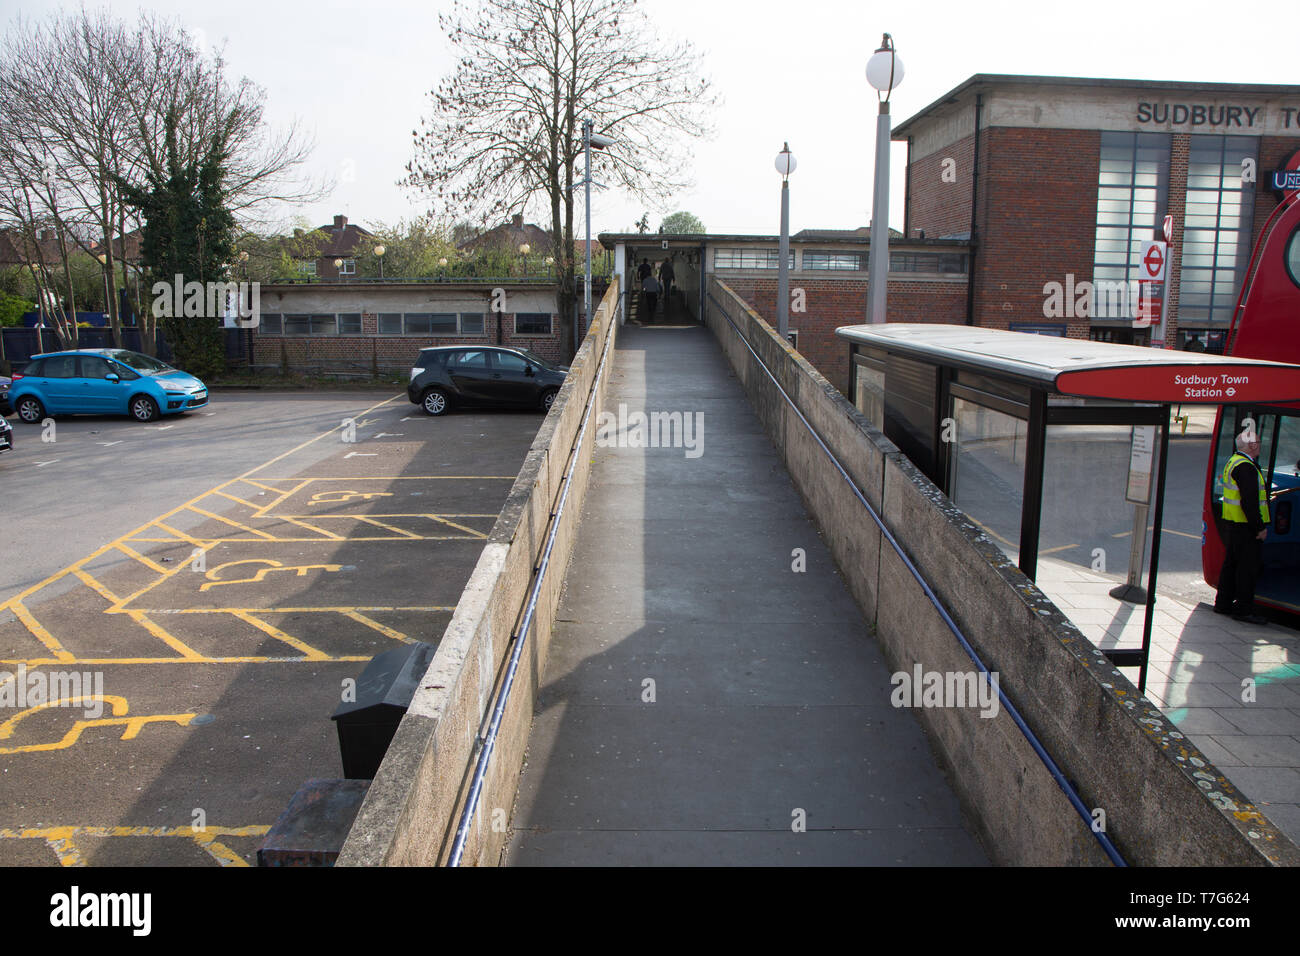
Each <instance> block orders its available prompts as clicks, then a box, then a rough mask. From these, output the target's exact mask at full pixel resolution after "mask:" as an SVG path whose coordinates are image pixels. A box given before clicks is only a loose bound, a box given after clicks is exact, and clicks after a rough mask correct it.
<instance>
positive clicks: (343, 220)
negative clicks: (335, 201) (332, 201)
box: [334, 216, 348, 229]
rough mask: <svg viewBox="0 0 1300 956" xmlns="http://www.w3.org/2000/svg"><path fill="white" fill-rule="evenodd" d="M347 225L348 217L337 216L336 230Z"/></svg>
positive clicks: (335, 221)
mask: <svg viewBox="0 0 1300 956" xmlns="http://www.w3.org/2000/svg"><path fill="white" fill-rule="evenodd" d="M347 224H348V217H347V216H335V217H334V228H335V229H342V228H343V227H345V226H346V225H347Z"/></svg>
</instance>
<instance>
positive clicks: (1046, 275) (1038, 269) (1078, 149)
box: [601, 74, 1300, 390]
mask: <svg viewBox="0 0 1300 956" xmlns="http://www.w3.org/2000/svg"><path fill="white" fill-rule="evenodd" d="M894 138H895V139H896V140H899V141H902V142H906V143H907V147H908V160H907V164H906V167H905V168H904V169H902V170H899V169H895V170H894V176H896V177H897V176H900V175H901V176H904V177H906V184H905V189H906V202H905V204H904V230H903V233H902V234H897V233H894V234H893V236H892V237H891V239H890V257H889V258H890V265H889V295H888V315H889V320H890V321H894V322H945V323H956V324H969V325H980V326H988V327H991V328H1002V329H1011V330H1015V331H1024V332H1036V333H1040V334H1052V335H1067V336H1071V337H1075V338H1094V339H1099V340H1104V341H1111V342H1135V343H1139V344H1149V342H1150V340H1151V334H1150V329H1149V328H1148V327H1146V324H1144V323H1142V322H1141V321H1135V320H1138V319H1139V318H1140V317H1139V316H1137V315H1136V314H1135V311H1136V306H1137V302H1136V299H1137V295H1136V292H1137V288H1138V287H1137V284H1136V280H1137V279H1138V277H1139V275H1140V273H1139V268H1140V265H1141V263H1140V261H1139V260H1140V257H1141V249H1142V243H1143V241H1144V240H1152V239H1158V238H1160V237H1161V233H1162V226H1163V222H1164V219H1165V217H1166V216H1170V217H1172V232H1171V236H1172V241H1171V243H1170V244H1169V247H1168V249H1167V251H1166V254H1167V272H1166V276H1165V282H1164V284H1163V290H1162V292H1163V299H1162V314H1163V316H1164V318H1165V325H1164V328H1163V330H1162V331H1163V332H1164V337H1165V341H1166V345H1167V346H1168V347H1170V348H1185V347H1187V346H1188V345H1191V344H1192V340H1195V343H1196V344H1195V345H1193V346H1192V347H1195V348H1208V349H1210V350H1217V349H1219V348H1221V347H1222V342H1223V333H1224V332H1225V331H1226V329H1227V328H1228V325H1229V323H1230V321H1231V317H1232V312H1233V310H1234V308H1235V306H1236V297H1237V293H1238V291H1239V290H1240V286H1241V280H1242V277H1243V276H1244V274H1245V271H1246V268H1247V266H1248V264H1249V260H1250V254H1251V250H1252V247H1253V244H1254V240H1255V238H1256V237H1257V236H1258V235H1259V233H1260V231H1261V229H1262V228H1263V225H1264V222H1265V220H1266V219H1267V218H1268V216H1269V214H1270V213H1271V211H1272V210H1273V209H1274V208H1275V206H1276V204H1277V202H1278V198H1277V195H1276V194H1275V193H1274V191H1273V190H1272V189H1271V180H1272V174H1273V172H1274V171H1275V170H1280V169H1283V168H1296V167H1297V166H1300V163H1298V162H1296V161H1294V160H1293V159H1292V157H1293V156H1295V154H1296V153H1297V150H1300V86H1258V85H1243V84H1195V83H1169V82H1153V81H1152V82H1149V81H1139V80H1107V79H1076V78H1063V77H1039V76H999V75H989V74H978V75H976V76H973V77H971V78H970V79H968V80H967V81H966V82H964V83H962V84H961V85H960V86H958V87H957V88H956V89H954V90H952V91H951V92H950V93H948V94H946V95H944V96H943V97H941V98H940V99H938V100H936V101H935V102H934V103H932V104H930V105H929V106H927V107H925V108H924V109H922V110H921V111H920V112H919V113H917V114H915V115H914V116H912V117H911V118H909V119H907V120H905V121H904V122H903V123H901V124H900V125H898V126H897V127H896V128H895V129H894ZM893 232H894V231H893V230H891V233H893ZM601 242H602V243H603V244H604V245H605V247H606V248H608V249H612V250H613V251H614V253H615V263H614V269H615V271H616V272H621V273H622V274H623V275H625V276H626V277H628V278H629V279H634V277H635V267H636V265H637V264H638V263H639V262H640V261H641V259H642V258H648V259H649V260H650V261H651V262H652V263H656V264H657V263H658V262H660V261H662V260H663V259H664V258H666V257H669V256H671V257H673V260H674V264H675V267H676V272H677V282H678V285H679V286H681V287H682V291H683V293H684V296H685V306H686V309H687V311H688V312H690V313H691V314H693V315H696V316H698V315H699V303H700V300H701V298H702V296H703V295H704V289H705V288H706V286H705V282H706V281H707V277H708V276H709V275H716V276H717V277H718V278H719V279H721V280H723V281H725V282H726V283H727V284H728V285H729V286H731V288H732V289H734V290H735V291H736V292H737V293H738V294H739V295H740V296H741V297H742V298H744V299H745V301H746V302H748V303H749V304H750V306H751V307H753V308H754V309H755V310H757V311H758V313H759V314H760V315H762V316H763V318H764V319H766V320H767V321H768V322H771V323H772V324H775V319H776V286H777V265H778V258H779V257H778V252H777V243H778V239H777V237H776V236H735V235H697V236H675V235H639V234H635V233H622V234H612V235H602V236H601ZM790 248H791V264H790V265H791V270H792V271H791V274H790V289H791V293H792V296H798V297H799V298H795V299H793V300H792V304H791V313H790V328H791V330H792V331H795V332H797V346H798V348H799V351H800V352H802V353H803V354H804V355H805V356H806V357H807V358H808V359H809V360H810V361H812V362H813V363H814V364H815V365H816V366H817V367H818V369H820V370H821V371H822V373H823V374H825V375H826V377H827V378H828V379H830V381H831V382H832V383H834V384H835V385H836V386H837V387H838V388H840V389H841V390H847V388H848V356H847V350H846V349H845V348H844V345H843V342H842V341H841V340H839V339H837V338H836V337H835V335H834V330H835V329H836V328H837V327H839V326H842V325H857V324H860V323H862V322H864V321H866V302H867V262H868V253H869V250H870V239H869V235H868V231H867V230H866V229H857V230H805V231H804V232H801V233H796V234H795V235H793V236H792V237H791V243H790ZM701 263H702V264H703V265H702V267H701ZM631 285H632V286H633V287H635V286H636V283H635V282H634V281H633V282H632V283H631ZM799 306H802V307H803V311H799ZM625 314H626V309H625Z"/></svg>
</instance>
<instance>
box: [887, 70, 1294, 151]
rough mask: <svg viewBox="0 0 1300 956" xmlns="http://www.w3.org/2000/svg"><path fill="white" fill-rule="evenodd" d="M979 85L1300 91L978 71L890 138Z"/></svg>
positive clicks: (902, 134)
mask: <svg viewBox="0 0 1300 956" xmlns="http://www.w3.org/2000/svg"><path fill="white" fill-rule="evenodd" d="M976 86H979V87H988V86H1034V87H1041V86H1080V87H1093V88H1096V89H1148V90H1163V91H1166V92H1173V91H1176V90H1187V91H1196V92H1200V93H1209V94H1219V95H1227V94H1230V93H1246V94H1255V95H1263V96H1271V95H1281V96H1294V95H1296V94H1300V86H1286V85H1282V84H1278V83H1185V82H1177V81H1171V80H1123V79H1112V78H1108V77H1091V76H1026V75H1021V74H1016V73H976V74H974V75H973V76H971V77H970V78H968V79H966V80H964V81H962V82H961V83H959V84H957V85H956V86H955V87H953V88H952V89H951V90H949V91H948V92H947V93H945V94H943V96H941V97H939V98H938V99H937V100H935V101H934V102H932V103H931V104H930V105H929V106H925V107H922V108H921V109H920V110H918V111H917V112H915V113H913V114H912V115H911V116H909V117H908V118H907V119H905V120H904V121H903V122H902V123H900V124H899V125H898V126H895V127H894V129H893V131H892V132H891V135H890V138H891V139H900V140H902V139H907V136H908V134H909V133H910V132H911V127H912V124H914V123H916V122H917V121H919V120H921V119H922V118H924V117H926V116H928V115H929V114H930V113H932V112H934V111H935V110H937V109H938V108H939V107H941V106H946V105H951V104H954V103H957V102H958V101H959V99H960V98H961V97H962V96H963V95H964V94H965V93H966V92H967V91H969V90H970V89H971V88H972V87H976Z"/></svg>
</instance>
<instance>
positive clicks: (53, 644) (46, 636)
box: [6, 599, 76, 663]
mask: <svg viewBox="0 0 1300 956" xmlns="http://www.w3.org/2000/svg"><path fill="white" fill-rule="evenodd" d="M6 604H7V606H8V608H9V609H10V610H11V611H13V612H14V614H15V615H16V616H17V618H18V620H20V621H22V622H23V627H25V628H27V630H29V631H31V632H32V635H33V636H34V637H35V638H36V639H37V640H38V641H40V642H41V643H42V644H44V645H45V646H46V647H47V648H49V649H50V650H51V651H52V652H53V653H54V657H55V660H54V663H67V662H70V661H74V660H76V656H75V655H73V654H71V653H69V651H68V650H67V649H66V648H65V647H64V646H63V645H62V644H60V643H59V641H58V639H57V638H55V636H54V635H53V634H51V633H50V632H49V631H47V630H46V629H45V628H44V627H42V626H41V624H40V622H39V621H37V620H36V618H34V617H32V612H31V611H29V610H27V605H25V604H23V603H22V601H20V600H18V599H14V600H12V601H8V602H6Z"/></svg>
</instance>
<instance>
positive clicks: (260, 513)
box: [253, 478, 312, 518]
mask: <svg viewBox="0 0 1300 956" xmlns="http://www.w3.org/2000/svg"><path fill="white" fill-rule="evenodd" d="M311 483H312V479H311V478H300V479H298V483H297V484H296V485H294V486H293V487H292V488H290V489H289V490H287V491H286V490H284V489H283V488H275V489H272V490H273V491H275V492H276V494H278V495H279V497H278V498H276V499H275V500H274V501H268V502H267V503H266V504H264V505H262V506H261V507H260V508H258V509H257V512H256V513H255V514H254V515H253V517H255V518H264V517H266V514H267V512H268V511H270V510H271V509H272V508H277V507H279V506H280V505H282V504H284V502H286V501H288V500H289V499H290V498H292V497H293V496H294V495H296V494H297V493H298V492H300V491H302V490H303V489H304V488H306V487H307V486H308V485H310V484H311Z"/></svg>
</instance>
